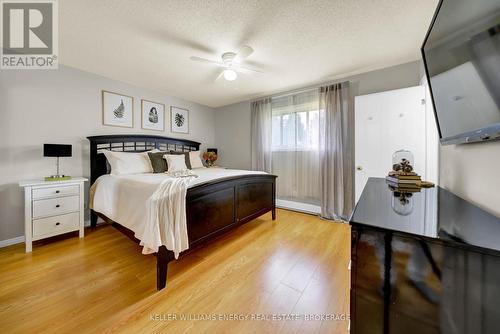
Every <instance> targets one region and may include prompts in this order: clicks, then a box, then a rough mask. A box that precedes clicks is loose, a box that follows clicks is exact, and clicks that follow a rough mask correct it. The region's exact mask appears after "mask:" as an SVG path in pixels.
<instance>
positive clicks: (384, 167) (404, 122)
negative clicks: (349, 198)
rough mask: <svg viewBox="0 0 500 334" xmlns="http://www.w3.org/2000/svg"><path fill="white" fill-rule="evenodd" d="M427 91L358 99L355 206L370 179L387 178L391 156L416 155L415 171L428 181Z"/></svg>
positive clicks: (414, 89)
mask: <svg viewBox="0 0 500 334" xmlns="http://www.w3.org/2000/svg"><path fill="white" fill-rule="evenodd" d="M424 98H425V89H424V87H422V86H416V87H409V88H403V89H396V90H391V91H387V92H381V93H374V94H368V95H361V96H356V97H355V115H356V116H355V119H356V125H355V162H356V163H355V168H356V172H355V175H356V178H355V187H356V202H357V201H358V200H359V197H360V196H361V193H362V191H363V188H364V187H365V184H366V181H367V180H368V178H369V177H385V176H386V175H387V173H388V172H389V171H390V170H391V169H392V154H393V153H394V152H395V151H397V150H402V149H406V150H409V151H411V152H412V153H413V156H414V159H415V165H414V168H415V171H416V172H417V173H418V174H420V175H421V176H422V178H423V179H425V178H426V175H425V173H426V146H425V145H426V140H425V137H426V126H425V119H426V113H425V104H424Z"/></svg>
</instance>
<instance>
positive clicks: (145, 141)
mask: <svg viewBox="0 0 500 334" xmlns="http://www.w3.org/2000/svg"><path fill="white" fill-rule="evenodd" d="M87 138H88V140H89V141H90V179H91V184H94V183H95V182H96V180H98V179H99V178H100V177H101V176H103V177H102V178H100V179H99V182H100V183H102V184H105V183H108V184H111V185H112V184H113V182H116V180H115V179H113V178H112V177H111V175H107V174H109V172H110V170H109V169H110V168H109V164H108V163H107V161H106V158H105V156H104V154H103V153H102V152H103V150H112V151H122V152H144V151H149V150H152V149H158V150H161V151H176V152H189V151H198V150H199V148H200V143H198V142H194V141H190V140H185V139H175V138H168V137H162V136H152V135H105V136H92V137H87ZM159 178H161V176H160V175H144V176H130V177H128V178H127V179H126V182H128V183H130V182H136V183H133V184H134V185H135V186H136V187H138V188H137V189H139V190H140V189H141V187H142V184H145V185H146V184H148V183H149V184H151V183H154V182H157V181H158V180H157V179H159ZM122 182H124V181H123V180H122ZM98 186H99V187H100V186H101V185H98ZM125 194H126V196H129V195H128V193H125ZM144 196H145V195H144ZM105 198H106V196H104V197H103V196H100V197H99V198H96V199H95V200H96V201H98V202H96V201H94V210H91V226H93V227H95V226H96V224H97V219H98V217H101V218H102V219H103V220H105V221H106V222H109V223H113V226H115V227H117V229H118V230H119V231H121V232H123V233H125V234H126V235H127V236H129V237H130V238H132V239H134V240H135V241H137V242H138V241H139V240H137V239H136V238H135V237H134V235H135V233H134V226H133V225H130V223H129V224H125V223H123V224H122V223H120V221H115V220H113V219H111V218H110V217H108V216H107V215H106V213H107V212H108V211H107V210H106V209H105V205H103V204H105V203H102V202H104V201H105ZM139 198H140V197H139ZM140 205H142V202H141V204H140ZM267 212H271V213H272V219H273V220H275V219H276V176H275V175H270V174H267V173H259V172H251V171H248V172H243V171H231V170H228V171H224V170H220V169H219V170H217V169H211V168H209V169H206V170H204V171H202V172H200V178H199V180H197V181H196V182H195V184H194V185H193V186H190V187H189V188H188V190H187V195H186V218H187V232H188V238H189V249H188V250H187V251H185V252H183V253H182V254H181V256H184V255H185V254H187V253H189V252H190V251H191V250H193V249H196V248H198V247H200V246H202V245H203V244H205V243H206V242H209V241H211V240H213V239H214V238H217V237H219V236H220V235H222V234H223V233H225V232H227V231H229V230H231V229H233V228H235V227H237V226H239V225H242V224H245V223H247V222H249V221H251V220H253V219H255V218H257V217H259V216H261V215H263V214H265V213H267ZM108 215H109V214H108ZM114 217H115V219H117V220H120V216H119V215H114ZM127 225H128V226H127ZM156 258H157V261H156V267H157V270H156V271H157V284H156V285H157V289H158V290H161V289H163V288H164V287H165V286H166V284H167V271H168V263H169V262H170V261H172V260H173V259H174V255H173V252H171V251H169V250H167V248H166V247H165V246H161V247H159V248H158V251H157V253H156Z"/></svg>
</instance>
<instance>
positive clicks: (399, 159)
mask: <svg viewBox="0 0 500 334" xmlns="http://www.w3.org/2000/svg"><path fill="white" fill-rule="evenodd" d="M414 166H415V165H414V161H413V153H411V152H410V151H408V150H399V151H396V152H394V154H393V155H392V170H394V171H396V172H397V171H401V172H405V173H409V172H413V170H414Z"/></svg>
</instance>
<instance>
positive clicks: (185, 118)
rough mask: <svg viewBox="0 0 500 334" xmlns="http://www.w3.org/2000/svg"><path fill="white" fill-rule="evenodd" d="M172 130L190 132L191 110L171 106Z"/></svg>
mask: <svg viewBox="0 0 500 334" xmlns="http://www.w3.org/2000/svg"><path fill="white" fill-rule="evenodd" d="M170 124H171V128H172V132H179V133H189V110H187V109H182V108H177V107H170Z"/></svg>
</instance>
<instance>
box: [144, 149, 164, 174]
mask: <svg viewBox="0 0 500 334" xmlns="http://www.w3.org/2000/svg"><path fill="white" fill-rule="evenodd" d="M165 154H167V152H154V153H151V152H148V156H149V160H150V161H151V166H152V167H153V172H154V173H165V172H166V171H167V169H168V168H167V161H166V160H165V159H163V156H164V155H165Z"/></svg>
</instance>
